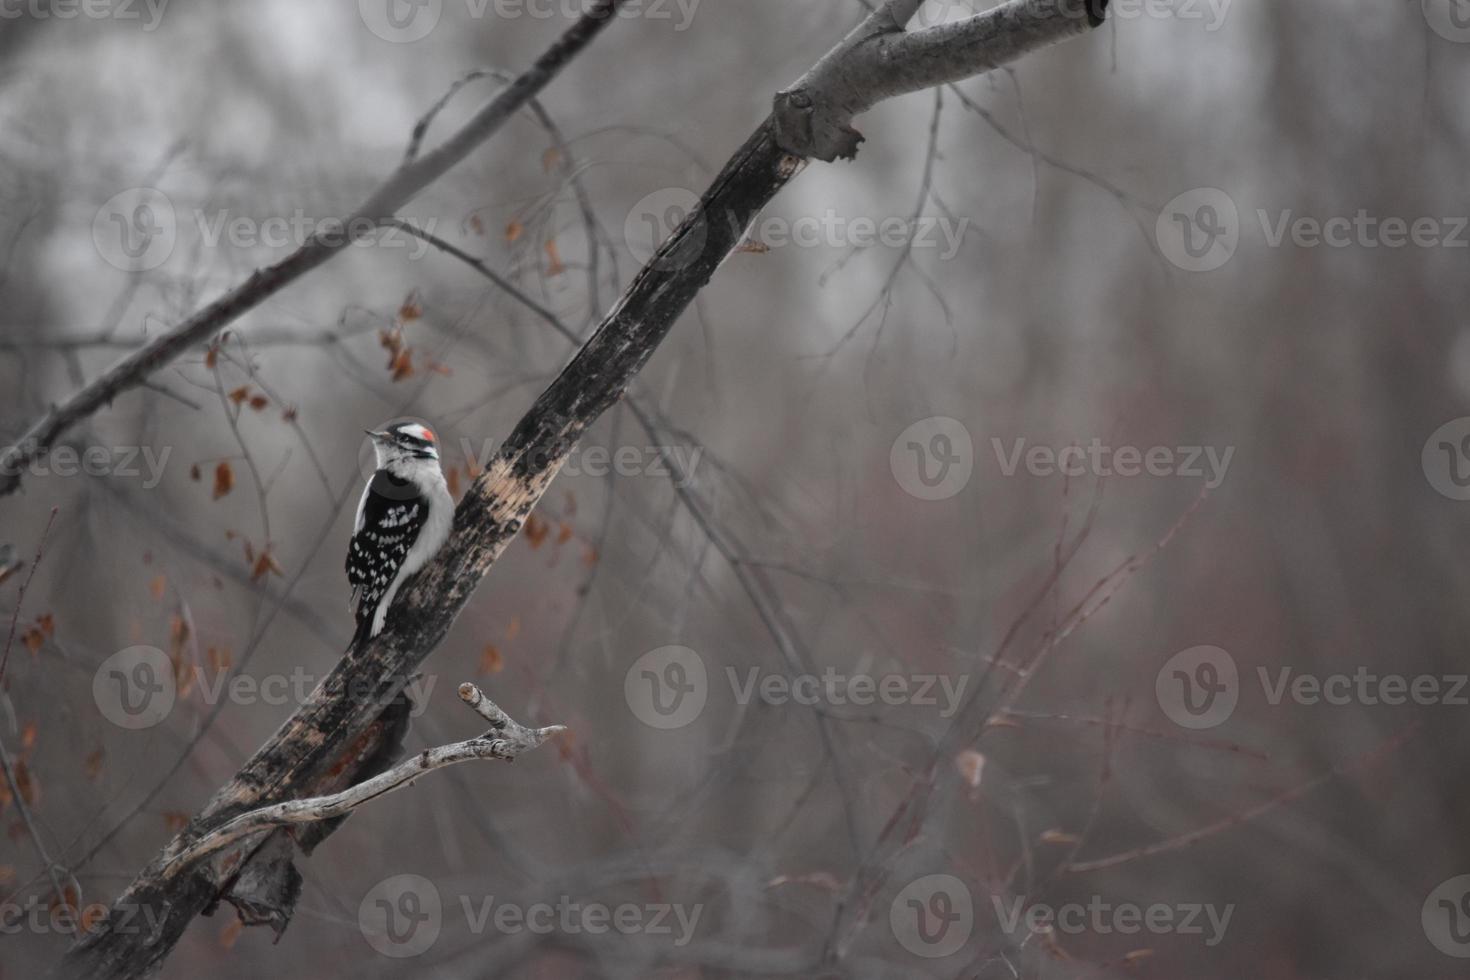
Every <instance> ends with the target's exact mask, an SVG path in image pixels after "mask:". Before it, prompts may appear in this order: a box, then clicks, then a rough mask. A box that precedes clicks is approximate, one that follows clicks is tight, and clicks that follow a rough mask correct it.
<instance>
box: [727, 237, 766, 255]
mask: <svg viewBox="0 0 1470 980" xmlns="http://www.w3.org/2000/svg"><path fill="white" fill-rule="evenodd" d="M770 250H771V246H769V245H767V244H766V243H765V242H758V241H756V240H755V239H753V238H747V239H745V240H744V241H742V242H741V243H740V244H739V245H736V246H735V252H736V254H737V255H739V254H742V253H743V254H748V255H765V254H766V253H767V252H769V251H770Z"/></svg>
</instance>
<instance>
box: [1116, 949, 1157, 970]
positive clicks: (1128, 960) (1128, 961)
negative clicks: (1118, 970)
mask: <svg viewBox="0 0 1470 980" xmlns="http://www.w3.org/2000/svg"><path fill="white" fill-rule="evenodd" d="M1153 955H1154V951H1153V950H1151V949H1135V950H1133V951H1132V952H1131V953H1129V954H1128V955H1126V956H1124V957H1123V965H1124V966H1133V965H1134V964H1135V963H1142V962H1143V961H1144V960H1146V959H1148V958H1149V957H1151V956H1153Z"/></svg>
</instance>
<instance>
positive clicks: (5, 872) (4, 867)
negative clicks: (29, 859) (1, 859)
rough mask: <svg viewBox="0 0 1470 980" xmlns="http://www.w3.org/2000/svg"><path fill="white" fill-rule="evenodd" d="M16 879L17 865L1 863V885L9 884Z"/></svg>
mask: <svg viewBox="0 0 1470 980" xmlns="http://www.w3.org/2000/svg"><path fill="white" fill-rule="evenodd" d="M14 880H15V867H14V866H13V865H9V864H0V885H8V884H10V883H11V882H12V881H14Z"/></svg>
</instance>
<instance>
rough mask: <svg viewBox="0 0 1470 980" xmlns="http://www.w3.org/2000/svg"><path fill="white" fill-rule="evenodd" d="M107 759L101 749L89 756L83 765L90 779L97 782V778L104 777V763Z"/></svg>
mask: <svg viewBox="0 0 1470 980" xmlns="http://www.w3.org/2000/svg"><path fill="white" fill-rule="evenodd" d="M105 758H107V755H106V753H104V752H103V751H102V750H101V749H93V750H92V751H91V752H90V753H88V754H87V759H86V761H85V762H84V763H83V764H82V768H83V770H84V771H85V772H86V773H87V778H88V779H90V780H92V781H93V782H96V781H97V778H98V777H99V776H101V775H102V761H103V760H104V759H105Z"/></svg>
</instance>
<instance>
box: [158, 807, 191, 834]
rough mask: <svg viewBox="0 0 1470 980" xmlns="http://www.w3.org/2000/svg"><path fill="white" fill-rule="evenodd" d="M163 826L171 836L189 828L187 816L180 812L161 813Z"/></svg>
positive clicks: (167, 811)
mask: <svg viewBox="0 0 1470 980" xmlns="http://www.w3.org/2000/svg"><path fill="white" fill-rule="evenodd" d="M163 825H164V827H165V828H167V829H168V832H169V833H171V834H177V833H178V832H179V831H181V830H183V829H184V828H185V827H187V826H189V815H188V814H187V813H185V812H184V811H182V810H165V811H163Z"/></svg>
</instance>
